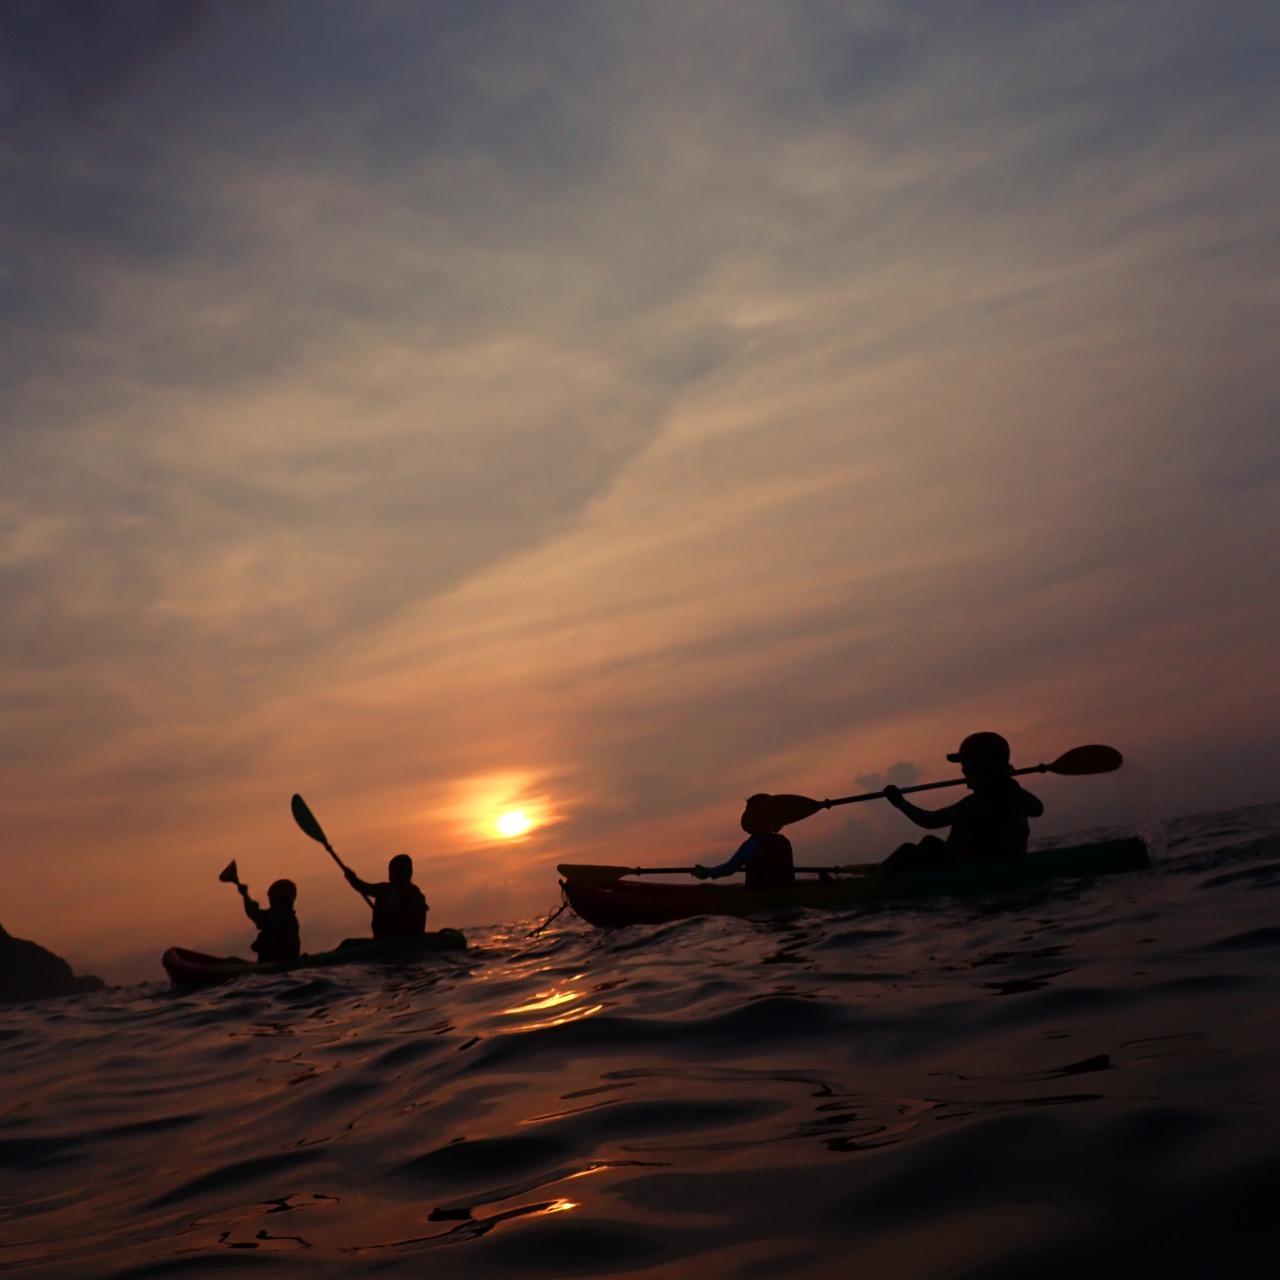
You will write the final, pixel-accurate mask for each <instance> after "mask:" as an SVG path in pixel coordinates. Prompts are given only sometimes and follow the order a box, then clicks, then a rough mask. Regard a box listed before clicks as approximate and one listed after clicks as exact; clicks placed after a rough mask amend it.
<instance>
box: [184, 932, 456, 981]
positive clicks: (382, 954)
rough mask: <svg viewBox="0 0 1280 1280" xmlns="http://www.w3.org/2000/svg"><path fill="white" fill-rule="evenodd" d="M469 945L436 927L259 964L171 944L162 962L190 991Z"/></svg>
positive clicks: (406, 958)
mask: <svg viewBox="0 0 1280 1280" xmlns="http://www.w3.org/2000/svg"><path fill="white" fill-rule="evenodd" d="M466 946H467V939H466V937H465V935H463V934H462V933H460V932H459V931H458V930H457V929H437V930H435V931H433V932H430V933H424V934H419V935H416V936H414V937H410V938H369V939H361V940H360V941H358V942H351V943H349V944H348V945H346V946H342V947H337V948H335V949H334V950H333V951H319V952H316V953H315V954H314V955H302V956H299V957H298V958H297V959H296V960H289V961H284V962H279V963H273V964H259V963H257V962H256V961H253V960H242V959H241V958H240V957H238V956H210V955H205V954H204V953H203V952H201V951H191V950H188V949H187V948H186V947H170V948H169V949H168V950H167V951H166V952H165V953H164V955H163V956H162V957H161V958H160V963H161V964H162V965H163V966H164V970H165V972H166V973H167V974H168V975H169V979H170V981H171V982H172V983H173V985H174V986H175V987H182V988H184V989H188V990H189V989H192V988H195V987H211V986H215V985H216V984H217V983H220V982H229V981H230V980H231V979H232V978H239V977H242V976H243V975H245V974H249V973H253V974H275V973H293V972H294V971H295V970H297V969H323V968H330V967H332V966H334V965H346V964H377V963H379V962H382V963H391V964H395V963H401V964H403V963H406V962H408V961H412V960H416V959H417V958H419V957H420V956H424V955H432V954H434V953H436V952H440V951H464V950H465V949H466Z"/></svg>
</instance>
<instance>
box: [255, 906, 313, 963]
mask: <svg viewBox="0 0 1280 1280" xmlns="http://www.w3.org/2000/svg"><path fill="white" fill-rule="evenodd" d="M253 950H254V951H255V952H257V955H258V963H259V964H281V963H284V962H287V961H289V960H296V959H297V958H298V956H299V955H301V954H302V939H301V935H300V932H299V929H298V917H297V916H296V915H295V914H294V913H293V910H292V908H288V909H284V910H282V909H280V908H279V907H271V908H269V909H268V910H267V911H265V912H264V913H263V915H262V918H261V924H260V926H259V929H258V936H257V937H256V938H255V939H254V940H253Z"/></svg>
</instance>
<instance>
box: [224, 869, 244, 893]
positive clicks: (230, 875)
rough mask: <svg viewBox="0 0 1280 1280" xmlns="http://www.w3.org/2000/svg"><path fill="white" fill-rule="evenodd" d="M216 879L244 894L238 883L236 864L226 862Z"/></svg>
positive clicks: (241, 886) (242, 887) (242, 886)
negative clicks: (233, 886)
mask: <svg viewBox="0 0 1280 1280" xmlns="http://www.w3.org/2000/svg"><path fill="white" fill-rule="evenodd" d="M218 879H219V880H220V881H221V882H222V883H223V884H233V885H235V887H236V888H237V889H239V890H240V891H241V892H242V893H243V892H244V885H242V884H241V883H240V873H239V872H238V871H237V870H236V864H235V863H234V862H228V863H227V865H226V866H225V867H223V868H222V870H221V871H220V872H219V873H218Z"/></svg>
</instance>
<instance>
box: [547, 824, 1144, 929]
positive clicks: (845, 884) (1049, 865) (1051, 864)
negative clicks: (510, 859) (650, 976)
mask: <svg viewBox="0 0 1280 1280" xmlns="http://www.w3.org/2000/svg"><path fill="white" fill-rule="evenodd" d="M1150 864H1151V862H1150V858H1149V856H1148V854H1147V846H1146V844H1145V843H1144V842H1143V841H1142V840H1141V839H1140V838H1139V837H1138V836H1130V837H1128V838H1126V839H1122V840H1106V841H1100V842H1098V843H1096V844H1087V845H1076V846H1072V847H1069V848H1062V849H1048V850H1043V851H1041V852H1038V853H1029V854H1027V855H1026V856H1025V857H1018V858H1006V859H1002V860H1000V861H993V862H984V863H971V864H969V865H967V866H959V867H947V868H943V869H935V870H927V871H924V870H922V871H908V872H903V873H900V874H898V875H884V876H881V875H878V874H871V875H860V876H845V877H839V878H831V879H827V880H820V879H817V878H813V879H805V880H797V881H796V883H795V884H794V885H788V886H787V887H786V888H785V889H769V890H753V891H748V890H747V889H746V888H745V887H744V886H742V885H741V884H737V885H713V884H706V883H700V884H692V885H690V884H656V883H653V882H652V881H650V882H648V883H646V882H644V881H640V880H625V879H623V880H615V881H612V882H610V883H605V884H600V883H595V884H589V883H586V882H584V881H575V880H573V879H568V880H565V881H562V885H563V888H564V892H565V896H566V897H567V898H568V900H569V905H570V906H572V907H573V909H574V911H576V912H577V913H578V915H580V916H581V917H582V918H583V919H584V920H585V921H587V923H588V924H594V925H598V926H600V927H602V928H614V927H618V926H621V925H628V924H665V923H666V922H667V921H670V920H683V919H687V918H689V917H691V916H704V915H714V916H750V915H757V914H759V913H761V912H766V911H778V910H789V909H795V908H809V909H818V910H822V909H827V910H834V909H838V908H840V907H849V906H857V905H859V904H862V903H877V902H899V901H903V900H906V899H911V898H925V897H935V896H938V897H942V896H952V895H961V894H988V893H1004V892H1007V891H1010V890H1019V889H1025V888H1034V887H1035V886H1036V885H1039V884H1042V883H1044V882H1045V881H1047V880H1053V879H1057V878H1060V877H1075V878H1081V877H1090V876H1099V875H1109V874H1112V873H1114V872H1120V871H1141V870H1143V869H1144V868H1146V867H1148V866H1150Z"/></svg>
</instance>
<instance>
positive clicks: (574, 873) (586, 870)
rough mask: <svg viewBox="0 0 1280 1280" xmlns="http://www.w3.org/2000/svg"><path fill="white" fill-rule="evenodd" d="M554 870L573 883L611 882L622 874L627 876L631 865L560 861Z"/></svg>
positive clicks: (631, 869) (631, 868) (619, 878)
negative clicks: (601, 864)
mask: <svg viewBox="0 0 1280 1280" xmlns="http://www.w3.org/2000/svg"><path fill="white" fill-rule="evenodd" d="M556 870H557V871H558V872H559V873H560V874H561V876H563V877H564V879H566V880H572V881H573V882H574V883H575V884H613V883H614V881H615V880H621V879H622V877H623V876H629V875H630V874H631V873H632V871H633V870H634V868H633V867H604V866H595V865H593V864H590V863H581V862H562V863H560V865H559V866H558V867H556Z"/></svg>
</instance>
